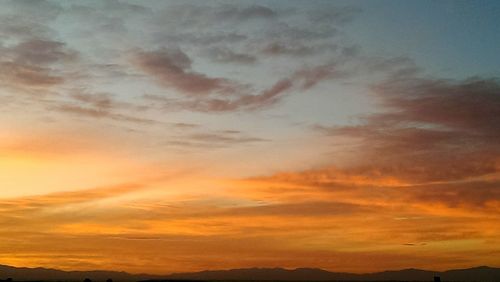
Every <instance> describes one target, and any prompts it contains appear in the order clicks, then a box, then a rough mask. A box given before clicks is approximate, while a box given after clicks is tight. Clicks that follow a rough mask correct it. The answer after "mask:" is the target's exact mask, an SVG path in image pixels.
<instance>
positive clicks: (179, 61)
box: [133, 49, 236, 95]
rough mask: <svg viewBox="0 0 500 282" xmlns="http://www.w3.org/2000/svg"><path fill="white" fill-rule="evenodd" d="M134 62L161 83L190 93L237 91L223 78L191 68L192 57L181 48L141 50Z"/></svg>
mask: <svg viewBox="0 0 500 282" xmlns="http://www.w3.org/2000/svg"><path fill="white" fill-rule="evenodd" d="M133 63H134V64H135V65H136V66H138V67H139V68H141V69H142V70H143V71H144V72H146V73H148V74H149V75H151V76H153V77H155V78H156V79H157V80H158V81H159V82H160V83H161V84H164V85H166V86H167V87H173V88H175V89H178V90H180V91H182V93H185V94H188V95H203V94H208V93H211V92H218V93H221V94H224V93H226V94H227V93H229V92H231V91H235V90H236V89H235V85H231V83H230V81H228V80H226V79H223V78H211V77H208V76H206V75H204V74H201V73H197V72H195V71H192V70H191V63H192V62H191V59H190V58H189V57H188V56H187V55H186V54H185V53H184V52H182V51H181V50H179V49H161V50H157V51H151V52H148V51H139V52H137V53H135V54H134V57H133Z"/></svg>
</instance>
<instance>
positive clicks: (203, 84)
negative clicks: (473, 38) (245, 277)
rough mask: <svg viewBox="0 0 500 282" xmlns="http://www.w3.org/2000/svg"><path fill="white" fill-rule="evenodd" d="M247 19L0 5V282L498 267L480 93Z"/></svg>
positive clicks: (471, 81) (304, 10) (397, 58)
mask: <svg viewBox="0 0 500 282" xmlns="http://www.w3.org/2000/svg"><path fill="white" fill-rule="evenodd" d="M254 2H255V3H254ZM254 2H252V3H250V2H248V3H234V2H228V3H226V4H223V3H219V2H207V4H202V3H201V2H186V3H183V4H178V3H175V1H174V2H168V1H165V2H162V1H160V2H153V1H144V2H132V1H128V2H127V1H104V2H97V3H91V2H88V3H79V2H78V1H69V2H59V1H50V0H47V1H38V2H34V3H31V2H16V1H12V2H8V1H6V2H2V3H0V38H1V39H0V264H7V265H14V266H27V267H49V268H58V269H65V270H90V269H108V270H123V271H128V272H133V273H155V274H165V273H170V272H183V271H198V270H205V269H229V268H243V267H287V268H295V267H318V268H323V269H327V270H333V271H349V272H370V271H381V270H387V269H401V268H410V267H412V268H424V269H433V270H445V269H450V268H462V267H472V266H479V265H489V266H497V267H498V266H500V265H499V262H500V225H499V224H498V222H500V190H499V185H500V146H499V145H498V144H500V138H499V136H498V132H500V95H499V93H500V81H499V79H498V77H499V76H498V75H497V76H495V74H496V73H493V75H489V76H486V75H482V74H481V73H480V74H476V73H470V74H467V76H468V77H471V78H464V77H463V76H461V75H459V74H457V73H454V72H446V71H444V72H438V71H436V70H435V69H434V68H433V66H432V64H430V63H429V62H427V61H426V60H421V61H422V62H421V61H420V60H418V59H417V58H419V56H418V54H411V53H410V54H408V53H402V54H399V53H398V54H392V53H391V54H387V53H386V52H375V46H377V45H378V44H380V42H378V41H377V43H375V42H373V46H372V45H370V44H367V43H366V42H365V41H364V40H360V41H361V42H359V43H357V42H356V39H358V40H359V38H364V36H366V33H365V31H366V30H364V29H362V30H360V29H359V28H360V27H359V24H358V25H357V24H356V20H357V19H359V20H360V21H361V22H362V23H363V21H365V22H364V23H370V17H373V15H376V13H377V11H378V10H377V9H374V8H373V7H372V6H371V5H372V4H370V3H369V2H365V3H364V4H363V3H358V4H359V5H358V6H356V5H353V6H349V5H350V4H349V5H348V6H344V5H340V4H341V3H340V2H331V3H330V2H329V1H326V2H321V1H312V2H311V3H312V4H311V5H310V6H307V7H306V6H304V3H305V2H303V3H302V4H301V3H300V2H297V3H295V2H286V1H283V2H276V3H274V4H273V3H267V2H262V1H254ZM307 2H308V3H309V1H307ZM435 5H437V6H439V7H436V9H438V8H440V7H441V6H440V4H435ZM457 5H458V4H457ZM390 6H391V5H389V6H388V7H387V9H389V10H391V9H396V10H397V9H400V8H397V7H395V6H394V7H392V6H391V7H392V8H391V7H390ZM396 6H397V5H396ZM441 8H442V7H441ZM441 8H440V9H441ZM365 10H366V13H367V16H366V18H364V19H363V18H362V11H365ZM447 11H448V10H447ZM370 13H375V14H370ZM377 18H380V17H377ZM222 19H223V20H222ZM379 20H380V21H382V20H381V19H379ZM371 24H373V23H370V25H371ZM379 24H380V25H381V26H383V23H379ZM422 24H423V23H422ZM363 26H369V25H363ZM364 28H366V27H364ZM373 28H374V29H375V24H374V26H373ZM402 28H404V27H403V26H402ZM471 28H478V27H476V26H474V25H472V23H471ZM368 31H369V30H368ZM383 34H385V33H383ZM4 38H5V39H4ZM366 38H369V37H366ZM436 40H437V39H436ZM439 40H444V39H442V38H440V39H439ZM449 40H451V39H449ZM401 44H402V45H401V46H402V47H401V48H402V49H404V46H405V45H404V44H403V42H402V43H401ZM421 44H425V42H424V41H422V43H421ZM436 44H437V43H436ZM485 44H486V43H485ZM422 46H423V45H422ZM372 47H373V48H372ZM422 48H423V47H422ZM436 48H437V47H436ZM422 50H424V49H422ZM417 53H418V52H417ZM412 55H414V57H415V58H414V57H413V56H412ZM429 56H430V55H429ZM433 56H434V55H433ZM436 56H437V55H436ZM430 57H432V56H430ZM463 60H464V66H465V65H467V62H466V61H465V58H463ZM445 61H446V60H445V59H444V58H443V64H444V62H445ZM426 62H427V63H426ZM485 69H487V68H486V67H485Z"/></svg>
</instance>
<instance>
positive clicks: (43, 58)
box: [0, 39, 77, 89]
mask: <svg viewBox="0 0 500 282" xmlns="http://www.w3.org/2000/svg"><path fill="white" fill-rule="evenodd" d="M0 49H1V51H2V57H1V58H0V63H1V66H0V77H2V85H3V86H4V87H9V88H15V89H23V88H33V87H35V88H47V87H51V86H55V85H58V84H62V83H63V82H64V80H65V79H64V77H63V76H62V75H61V73H60V71H59V69H58V64H59V63H65V62H68V61H70V60H74V59H75V58H76V56H77V54H76V52H75V51H73V50H70V49H68V48H66V46H65V44H63V43H61V42H57V41H51V40H45V39H30V40H26V41H22V42H20V43H18V44H15V45H12V46H3V47H2V48H0Z"/></svg>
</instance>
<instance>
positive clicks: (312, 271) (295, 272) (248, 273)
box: [0, 265, 500, 282]
mask: <svg viewBox="0 0 500 282" xmlns="http://www.w3.org/2000/svg"><path fill="white" fill-rule="evenodd" d="M434 276H439V277H441V281H468V282H469V281H470V282H471V281H478V282H498V281H500V268H493V267H488V266H480V267H474V268H467V269H454V270H447V271H441V272H440V271H429V270H421V269H402V270H392V271H383V272H375V273H365V274H355V273H345V272H331V271H326V270H323V269H317V268H297V269H284V268H243V269H231V270H207V271H200V272H191V273H174V274H169V275H150V274H130V273H127V272H116V271H62V270H56V269H47V268H24V267H21V268H20V267H12V266H6V265H0V280H1V279H7V278H12V279H13V280H14V281H42V280H43V281H83V280H84V279H85V278H89V279H91V280H93V281H105V280H106V279H108V278H111V279H113V280H114V281H117V282H118V281H120V282H121V281H148V282H152V281H168V280H205V281H206V280H254V281H256V280H261V281H266V280H268V281H269V280H274V281H432V280H433V277H434Z"/></svg>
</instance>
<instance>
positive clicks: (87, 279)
mask: <svg viewBox="0 0 500 282" xmlns="http://www.w3.org/2000/svg"><path fill="white" fill-rule="evenodd" d="M83 282H92V280H90V279H89V278H85V280H83Z"/></svg>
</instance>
